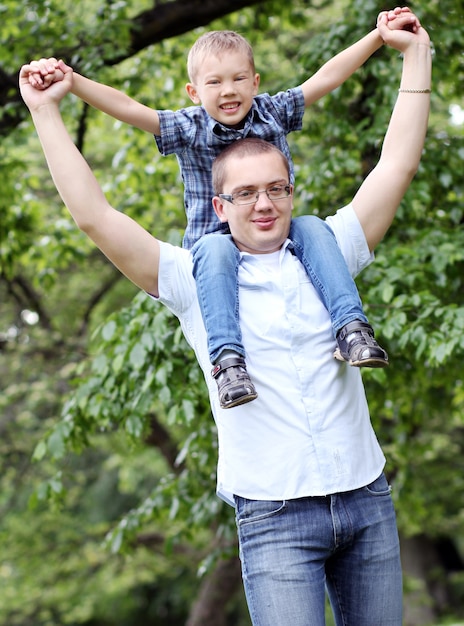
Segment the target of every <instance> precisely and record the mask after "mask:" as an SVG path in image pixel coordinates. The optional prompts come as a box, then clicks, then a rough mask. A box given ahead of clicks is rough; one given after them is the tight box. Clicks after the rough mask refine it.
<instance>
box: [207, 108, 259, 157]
mask: <svg viewBox="0 0 464 626" xmlns="http://www.w3.org/2000/svg"><path fill="white" fill-rule="evenodd" d="M255 122H260V123H262V124H266V123H268V122H266V119H265V118H263V117H262V115H261V114H260V111H259V108H258V105H257V103H256V99H253V104H252V105H251V109H250V110H249V111H248V113H247V115H246V117H245V123H244V125H243V127H242V128H230V127H229V126H224V125H223V124H221V123H220V122H218V121H216V120H215V119H213V118H212V117H211V116H210V115H208V121H207V127H206V132H207V142H208V146H217V145H222V144H224V143H227V144H229V143H230V142H231V139H232V140H233V141H235V140H237V139H243V138H244V137H247V136H248V135H249V133H250V131H251V129H252V128H253V124H254V123H255Z"/></svg>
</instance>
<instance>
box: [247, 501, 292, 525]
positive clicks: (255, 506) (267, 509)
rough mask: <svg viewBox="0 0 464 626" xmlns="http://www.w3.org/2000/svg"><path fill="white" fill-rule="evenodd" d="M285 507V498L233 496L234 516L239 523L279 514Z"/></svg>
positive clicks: (256, 520) (257, 520)
mask: <svg viewBox="0 0 464 626" xmlns="http://www.w3.org/2000/svg"><path fill="white" fill-rule="evenodd" d="M285 508H286V502H285V500H249V499H248V498H242V497H241V496H235V517H236V520H237V524H239V525H243V524H249V523H252V522H259V521H261V520H264V519H268V518H270V517H274V516H276V515H280V514H281V513H282V512H283V511H284V510H285Z"/></svg>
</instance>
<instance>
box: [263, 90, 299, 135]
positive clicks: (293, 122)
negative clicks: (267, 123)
mask: <svg viewBox="0 0 464 626" xmlns="http://www.w3.org/2000/svg"><path fill="white" fill-rule="evenodd" d="M270 102H271V104H272V107H273V109H274V111H275V116H276V118H277V119H278V120H279V122H280V124H281V126H282V128H283V130H284V131H285V133H291V132H293V131H295V130H301V128H302V125H303V115H304V112H305V104H304V96H303V90H302V89H301V87H294V88H293V89H287V91H280V92H279V93H276V94H275V95H274V96H270Z"/></svg>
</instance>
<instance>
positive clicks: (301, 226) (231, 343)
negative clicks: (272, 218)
mask: <svg viewBox="0 0 464 626" xmlns="http://www.w3.org/2000/svg"><path fill="white" fill-rule="evenodd" d="M289 238H290V239H291V241H292V242H293V248H294V251H295V255H296V256H297V257H298V259H299V260H300V261H301V262H302V264H303V265H304V267H305V269H306V272H307V274H308V276H309V277H310V279H311V282H312V284H313V285H314V287H315V288H316V290H317V292H318V294H319V297H320V299H321V300H322V302H323V303H324V306H325V307H326V309H327V310H328V311H329V313H330V318H331V321H332V328H333V333H334V337H336V336H337V333H338V331H339V330H340V329H341V328H342V327H343V326H345V325H346V324H348V323H349V322H352V321H354V320H361V321H364V322H367V321H368V320H367V317H366V316H365V315H364V311H363V308H362V303H361V300H360V298H359V294H358V290H357V288H356V284H355V282H354V280H353V278H352V277H351V274H350V273H349V271H348V267H347V265H346V263H345V259H344V258H343V255H342V253H341V251H340V248H339V247H338V245H337V241H336V239H335V236H334V234H333V232H332V230H331V229H330V227H329V226H328V225H327V224H326V223H325V222H324V221H323V220H321V219H319V218H318V217H315V216H313V215H306V216H303V217H297V218H295V219H293V220H292V223H291V227H290V236H289ZM192 255H193V275H194V277H195V282H196V286H197V293H198V300H199V303H200V309H201V314H202V316H203V322H204V324H205V328H206V334H207V337H208V352H209V356H210V360H211V362H212V363H215V362H216V360H217V358H218V357H219V355H220V354H221V352H222V351H223V350H226V349H229V350H234V351H235V352H238V353H239V354H241V355H242V356H245V349H244V347H243V344H242V333H241V330H240V324H239V315H238V310H239V299H238V284H237V272H238V264H239V260H240V253H239V250H238V249H237V247H236V246H235V244H234V242H233V240H232V237H231V236H230V235H224V234H216V233H212V234H209V235H205V236H204V237H202V238H201V239H199V240H198V241H197V242H196V244H195V245H194V246H193V248H192Z"/></svg>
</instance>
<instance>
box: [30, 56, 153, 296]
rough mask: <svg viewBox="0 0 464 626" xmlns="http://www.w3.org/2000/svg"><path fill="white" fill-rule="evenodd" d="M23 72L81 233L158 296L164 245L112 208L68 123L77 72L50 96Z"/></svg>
mask: <svg viewBox="0 0 464 626" xmlns="http://www.w3.org/2000/svg"><path fill="white" fill-rule="evenodd" d="M31 71H34V68H31V65H25V66H23V67H22V68H21V72H20V77H19V83H20V89H21V95H22V97H23V99H24V101H25V103H26V105H27V106H28V108H29V110H30V112H31V116H32V119H33V121H34V124H35V127H36V130H37V134H38V136H39V139H40V142H41V144H42V148H43V151H44V154H45V158H46V160H47V164H48V167H49V170H50V173H51V175H52V178H53V181H54V183H55V186H56V188H57V190H58V192H59V194H60V196H61V198H62V200H63V202H64V203H65V205H66V206H67V208H68V210H69V212H70V213H71V215H72V216H73V218H74V220H75V222H76V224H77V225H78V227H79V228H80V229H81V230H82V231H83V232H85V233H86V234H87V235H88V236H89V237H90V238H91V239H92V240H93V241H94V242H95V244H96V245H97V246H98V247H99V248H100V250H101V251H102V252H103V253H104V254H105V255H106V256H107V257H108V259H109V260H110V261H112V263H114V265H115V266H116V267H117V268H118V269H119V270H120V271H121V272H123V274H125V275H126V276H127V277H128V278H129V279H130V280H131V281H132V282H134V283H135V284H136V285H138V286H139V287H140V288H141V289H144V290H145V291H147V292H148V293H151V294H153V295H155V296H156V295H158V267H159V243H158V241H157V240H156V239H155V238H154V237H152V235H150V234H149V233H148V232H147V231H146V230H145V229H143V228H142V227H141V226H140V225H139V224H137V223H136V222H135V221H134V220H132V219H131V218H130V217H128V216H127V215H125V214H124V213H121V212H119V211H117V210H115V209H114V208H113V207H111V206H110V204H109V203H108V201H107V199H106V198H105V195H104V194H103V191H102V189H101V187H100V185H99V184H98V182H97V180H96V178H95V176H94V175H93V173H92V170H91V169H90V167H89V166H88V164H87V162H86V161H85V159H84V157H83V156H82V155H81V153H80V152H79V150H78V149H77V148H76V146H75V144H74V143H73V141H72V139H71V137H70V135H69V133H68V131H67V130H66V128H65V125H64V123H63V120H62V117H61V114H60V111H59V103H60V101H61V100H62V98H63V97H64V96H65V95H66V94H67V93H68V92H69V91H70V89H71V84H72V70H71V68H66V69H65V73H64V77H63V80H60V81H58V82H54V83H52V84H50V86H49V87H47V88H46V89H44V90H39V89H37V88H34V87H33V86H32V85H31V84H30V82H29V75H30V72H31Z"/></svg>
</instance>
